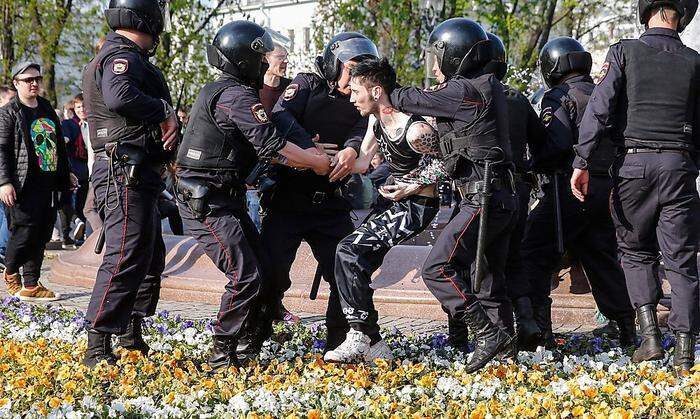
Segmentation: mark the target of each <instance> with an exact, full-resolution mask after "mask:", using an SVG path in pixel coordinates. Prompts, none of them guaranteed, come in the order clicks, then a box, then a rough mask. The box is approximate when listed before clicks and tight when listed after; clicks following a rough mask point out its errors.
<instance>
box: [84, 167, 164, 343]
mask: <svg viewBox="0 0 700 419" xmlns="http://www.w3.org/2000/svg"><path fill="white" fill-rule="evenodd" d="M115 179H116V186H115V185H114V184H113V182H112V181H111V180H110V176H109V162H108V161H107V160H105V159H97V160H95V164H94V166H93V172H92V182H93V187H94V189H95V198H96V203H97V208H98V212H100V213H102V214H104V226H103V228H104V229H105V247H104V257H103V259H102V264H101V265H100V268H99V270H98V271H97V278H95V287H94V288H93V290H92V296H91V298H90V304H89V305H88V310H87V314H86V316H85V317H86V319H87V320H88V322H90V326H91V327H92V328H94V329H95V330H98V331H100V332H104V333H123V332H124V331H125V329H126V326H127V324H128V322H129V318H130V317H131V316H132V315H133V316H139V317H146V316H151V315H153V314H155V311H156V306H157V304H158V298H159V296H160V281H161V274H162V273H163V269H164V268H165V245H164V243H163V236H162V232H161V228H160V215H159V214H158V207H157V200H158V195H159V194H160V191H161V190H162V188H163V182H162V181H161V179H160V175H159V174H158V173H157V172H156V171H155V170H151V169H149V168H145V167H144V168H142V169H141V171H140V182H139V184H138V185H136V186H129V187H127V186H126V185H125V184H124V175H123V173H122V172H121V171H120V170H119V169H118V168H117V169H116V172H115Z"/></svg>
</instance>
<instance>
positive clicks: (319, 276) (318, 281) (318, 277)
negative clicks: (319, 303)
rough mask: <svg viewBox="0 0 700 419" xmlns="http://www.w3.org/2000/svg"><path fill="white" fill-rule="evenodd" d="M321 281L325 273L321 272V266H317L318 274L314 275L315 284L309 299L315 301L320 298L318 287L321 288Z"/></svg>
mask: <svg viewBox="0 0 700 419" xmlns="http://www.w3.org/2000/svg"><path fill="white" fill-rule="evenodd" d="M321 279H323V273H322V272H321V264H320V263H319V264H318V266H316V273H315V274H314V282H313V283H312V284H311V292H310V293H309V299H310V300H315V299H316V297H318V287H320V286H321Z"/></svg>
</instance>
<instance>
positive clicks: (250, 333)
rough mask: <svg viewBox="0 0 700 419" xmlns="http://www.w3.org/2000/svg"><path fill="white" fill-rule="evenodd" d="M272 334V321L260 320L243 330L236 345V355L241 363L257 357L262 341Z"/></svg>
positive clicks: (243, 363)
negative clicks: (253, 325)
mask: <svg viewBox="0 0 700 419" xmlns="http://www.w3.org/2000/svg"><path fill="white" fill-rule="evenodd" d="M271 336H272V321H271V320H260V322H259V323H258V324H257V325H256V326H255V327H252V328H250V329H249V330H245V331H244V332H243V335H242V336H241V337H240V338H238V344H237V346H236V356H237V357H238V362H239V363H240V364H241V365H245V364H247V363H248V362H252V361H254V360H256V359H257V358H258V355H260V351H261V350H262V346H263V343H265V341H266V340H267V339H269V338H270V337H271Z"/></svg>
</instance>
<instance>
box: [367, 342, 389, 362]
mask: <svg viewBox="0 0 700 419" xmlns="http://www.w3.org/2000/svg"><path fill="white" fill-rule="evenodd" d="M375 359H383V360H386V361H391V360H393V359H394V354H393V353H391V349H390V348H389V345H387V344H386V341H385V340H384V339H382V340H380V341H379V342H377V343H375V344H374V345H372V346H370V347H369V352H367V355H365V360H366V361H367V362H374V360H375Z"/></svg>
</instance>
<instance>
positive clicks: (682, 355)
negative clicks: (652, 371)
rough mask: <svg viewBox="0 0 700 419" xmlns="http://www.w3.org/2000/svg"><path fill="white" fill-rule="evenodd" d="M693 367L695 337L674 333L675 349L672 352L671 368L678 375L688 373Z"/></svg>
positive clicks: (690, 334) (688, 334) (683, 333)
mask: <svg viewBox="0 0 700 419" xmlns="http://www.w3.org/2000/svg"><path fill="white" fill-rule="evenodd" d="M694 365H695V335H693V334H692V333H686V332H676V348H675V349H674V350H673V367H674V368H675V370H676V373H677V374H678V375H682V374H683V373H685V372H689V371H690V369H691V368H693V366H694Z"/></svg>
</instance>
